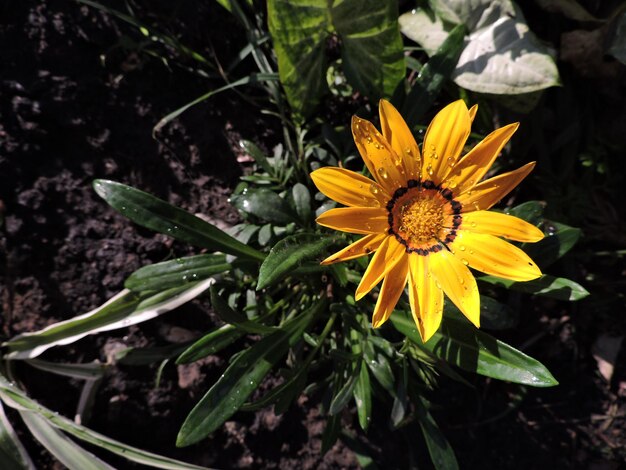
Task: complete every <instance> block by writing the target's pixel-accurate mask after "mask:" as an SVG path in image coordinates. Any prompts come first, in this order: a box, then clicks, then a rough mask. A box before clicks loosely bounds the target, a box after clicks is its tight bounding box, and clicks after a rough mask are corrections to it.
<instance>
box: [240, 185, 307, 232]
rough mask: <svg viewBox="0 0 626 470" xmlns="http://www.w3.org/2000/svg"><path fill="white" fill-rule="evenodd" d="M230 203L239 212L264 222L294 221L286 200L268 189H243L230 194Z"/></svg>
mask: <svg viewBox="0 0 626 470" xmlns="http://www.w3.org/2000/svg"><path fill="white" fill-rule="evenodd" d="M230 203H231V204H232V205H233V206H235V207H236V208H237V209H239V210H240V211H241V212H243V213H245V214H250V215H253V216H255V217H257V218H259V219H261V220H264V221H266V222H272V223H275V224H279V225H287V224H288V223H291V222H294V221H296V216H295V214H294V213H293V212H292V210H291V207H289V204H287V201H285V200H284V199H283V198H282V197H280V196H279V195H278V194H276V193H275V192H274V191H270V190H269V189H264V188H261V189H245V190H244V191H243V193H241V194H237V195H234V196H231V197H230Z"/></svg>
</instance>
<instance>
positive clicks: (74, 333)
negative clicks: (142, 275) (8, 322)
mask: <svg viewBox="0 0 626 470" xmlns="http://www.w3.org/2000/svg"><path fill="white" fill-rule="evenodd" d="M212 283H213V279H207V280H205V281H202V282H198V283H193V284H190V285H189V286H185V288H174V289H169V290H167V291H164V292H159V293H158V294H154V293H150V294H142V295H138V294H135V293H132V292H130V291H129V290H127V289H125V290H123V291H121V292H120V293H119V294H117V295H116V296H114V297H113V298H111V299H109V300H108V301H107V302H105V303H104V304H102V305H101V306H100V307H98V308H96V309H94V310H92V311H90V312H87V313H85V314H83V315H79V316H77V317H74V318H72V319H70V320H65V321H61V322H58V323H54V324H53V325H50V326H48V327H46V328H44V329H42V330H39V331H37V332H34V333H22V334H21V335H18V336H15V337H14V338H11V339H10V340H9V341H7V342H5V343H4V344H3V346H6V347H7V348H8V350H9V352H8V354H7V355H6V357H7V358H9V359H30V358H33V357H36V356H38V355H40V354H41V353H43V352H44V351H45V350H47V349H48V348H51V347H53V346H59V345H65V344H70V343H73V342H75V341H78V340H79V339H81V338H83V337H85V336H87V335H93V334H96V333H101V332H103V331H110V330H115V329H118V328H126V327H128V326H130V325H135V324H137V323H141V322H144V321H146V320H150V319H152V318H155V317H157V316H159V315H162V314H164V313H166V312H169V311H170V310H173V309H175V308H177V307H179V306H181V305H182V304H184V303H186V302H189V301H190V300H192V299H194V298H196V297H197V296H198V295H200V294H202V293H203V292H204V291H205V290H206V289H208V288H209V286H210V285H211V284H212Z"/></svg>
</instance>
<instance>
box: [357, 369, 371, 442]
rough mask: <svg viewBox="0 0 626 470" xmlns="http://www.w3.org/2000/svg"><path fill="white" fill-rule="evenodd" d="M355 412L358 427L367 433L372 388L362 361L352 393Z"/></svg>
mask: <svg viewBox="0 0 626 470" xmlns="http://www.w3.org/2000/svg"><path fill="white" fill-rule="evenodd" d="M352 394H353V395H354V402H355V403H356V411H357V415H358V417H359V425H360V426H361V429H363V431H367V428H369V425H370V421H371V419H372V388H371V385H370V375H369V373H368V372H367V367H366V365H365V364H364V361H361V365H360V366H359V377H358V379H357V381H356V385H355V386H354V390H353V391H352Z"/></svg>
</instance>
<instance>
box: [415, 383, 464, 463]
mask: <svg viewBox="0 0 626 470" xmlns="http://www.w3.org/2000/svg"><path fill="white" fill-rule="evenodd" d="M416 402H417V403H416V407H415V411H416V412H417V417H418V419H417V421H418V423H419V425H420V428H421V429H422V433H423V434H424V440H425V441H426V447H427V448H428V453H429V454H430V459H431V460H432V462H433V465H434V466H435V468H436V469H437V470H455V469H458V468H459V464H458V462H457V460H456V457H455V455H454V450H452V446H451V445H450V443H449V442H448V440H447V439H446V437H445V436H444V435H443V433H442V432H441V430H440V429H439V426H437V423H436V422H435V420H434V419H433V417H432V416H431V414H430V413H429V412H428V409H427V407H426V403H425V401H424V399H423V398H422V397H420V396H419V395H418V396H417V400H416Z"/></svg>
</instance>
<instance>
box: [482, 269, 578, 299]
mask: <svg viewBox="0 0 626 470" xmlns="http://www.w3.org/2000/svg"><path fill="white" fill-rule="evenodd" d="M477 279H478V280H479V281H483V282H488V283H489V284H493V285H495V286H502V287H504V288H506V289H512V290H516V291H519V292H526V293H529V294H534V295H541V296H542V297H550V298H552V299H558V300H568V301H574V300H580V299H584V298H585V297H587V296H588V295H589V292H588V291H587V290H586V289H585V288H584V287H583V286H581V285H580V284H578V283H576V282H574V281H571V280H569V279H565V278H562V277H554V276H550V275H549V274H544V275H543V276H541V277H540V278H538V279H533V280H532V281H525V282H515V281H510V280H508V279H502V278H499V277H494V276H480V277H477Z"/></svg>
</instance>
